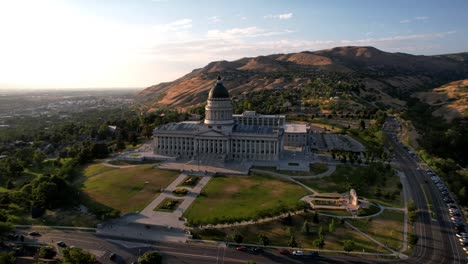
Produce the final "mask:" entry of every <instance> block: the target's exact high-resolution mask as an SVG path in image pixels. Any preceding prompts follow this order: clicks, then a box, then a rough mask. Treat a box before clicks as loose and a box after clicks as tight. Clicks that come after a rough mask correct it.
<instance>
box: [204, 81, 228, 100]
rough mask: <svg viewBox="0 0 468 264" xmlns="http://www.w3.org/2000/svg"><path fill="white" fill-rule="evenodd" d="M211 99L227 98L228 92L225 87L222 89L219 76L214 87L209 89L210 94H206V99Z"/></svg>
mask: <svg viewBox="0 0 468 264" xmlns="http://www.w3.org/2000/svg"><path fill="white" fill-rule="evenodd" d="M213 98H229V92H228V90H227V89H226V87H224V85H223V82H222V81H221V77H220V76H218V79H217V81H216V85H215V86H214V87H213V88H211V90H210V93H209V94H208V99H213Z"/></svg>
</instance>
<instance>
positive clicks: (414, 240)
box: [408, 233, 418, 246]
mask: <svg viewBox="0 0 468 264" xmlns="http://www.w3.org/2000/svg"><path fill="white" fill-rule="evenodd" d="M408 243H409V244H410V245H412V246H414V245H416V243H418V236H416V235H415V234H413V233H409V234H408Z"/></svg>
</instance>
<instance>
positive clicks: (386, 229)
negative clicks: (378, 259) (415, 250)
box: [348, 210, 404, 250]
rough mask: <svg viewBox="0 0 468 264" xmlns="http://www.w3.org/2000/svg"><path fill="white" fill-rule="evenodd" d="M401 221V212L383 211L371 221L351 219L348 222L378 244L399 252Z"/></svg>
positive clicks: (401, 239) (402, 215) (401, 234)
mask: <svg viewBox="0 0 468 264" xmlns="http://www.w3.org/2000/svg"><path fill="white" fill-rule="evenodd" d="M403 220H404V214H403V212H400V211H394V210H385V211H384V212H383V213H382V214H380V215H378V216H376V217H374V218H372V220H367V219H352V220H348V221H349V222H350V223H351V224H352V225H354V226H355V227H357V228H358V229H359V230H361V231H363V232H365V233H367V234H368V235H370V236H372V237H373V238H375V239H376V240H378V241H379V242H382V243H383V244H385V245H387V246H388V247H390V248H392V249H394V250H400V249H401V247H402V243H403V226H404V222H403Z"/></svg>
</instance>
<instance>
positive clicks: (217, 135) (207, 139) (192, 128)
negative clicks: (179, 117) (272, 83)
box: [153, 79, 285, 160]
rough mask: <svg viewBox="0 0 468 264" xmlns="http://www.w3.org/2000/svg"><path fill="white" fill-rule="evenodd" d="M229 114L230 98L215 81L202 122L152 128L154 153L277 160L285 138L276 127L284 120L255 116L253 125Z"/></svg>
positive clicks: (212, 157)
mask: <svg viewBox="0 0 468 264" xmlns="http://www.w3.org/2000/svg"><path fill="white" fill-rule="evenodd" d="M232 113H233V107H232V103H231V99H230V98H229V94H228V92H227V90H226V88H225V87H224V86H223V85H222V82H221V80H220V79H218V81H217V83H216V85H215V87H213V88H212V89H211V90H210V94H209V96H208V102H207V105H206V107H205V120H204V122H203V123H202V122H196V121H188V122H179V123H170V124H166V125H162V126H159V127H157V128H155V129H154V131H153V138H154V152H155V153H156V154H161V155H167V156H175V157H178V158H185V159H200V158H206V157H207V158H211V159H219V160H244V159H247V160H278V159H279V157H280V154H281V151H282V149H283V134H284V133H283V132H284V130H283V128H282V125H281V126H278V123H279V124H282V123H281V122H284V120H285V119H284V116H282V117H281V116H263V118H262V115H255V116H256V119H255V120H257V121H256V122H255V123H252V122H249V121H247V122H236V121H235V120H236V119H235V118H233V114H232ZM246 120H248V119H246ZM278 120H279V121H278ZM262 124H264V125H263V126H262Z"/></svg>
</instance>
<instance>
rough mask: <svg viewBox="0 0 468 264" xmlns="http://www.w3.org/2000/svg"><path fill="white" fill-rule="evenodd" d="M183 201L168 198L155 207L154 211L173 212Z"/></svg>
mask: <svg viewBox="0 0 468 264" xmlns="http://www.w3.org/2000/svg"><path fill="white" fill-rule="evenodd" d="M182 201H183V200H179V199H171V198H166V199H164V200H163V201H162V202H161V203H160V204H158V206H156V208H154V211H161V212H173V211H174V210H175V209H177V206H179V204H180V203H181V202H182Z"/></svg>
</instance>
